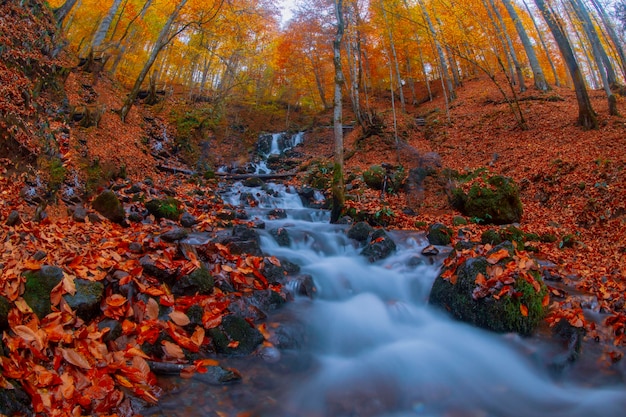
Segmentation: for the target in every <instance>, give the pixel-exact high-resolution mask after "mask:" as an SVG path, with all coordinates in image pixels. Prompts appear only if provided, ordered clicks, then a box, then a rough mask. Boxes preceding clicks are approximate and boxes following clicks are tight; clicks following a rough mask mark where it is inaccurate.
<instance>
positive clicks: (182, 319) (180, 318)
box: [169, 310, 191, 326]
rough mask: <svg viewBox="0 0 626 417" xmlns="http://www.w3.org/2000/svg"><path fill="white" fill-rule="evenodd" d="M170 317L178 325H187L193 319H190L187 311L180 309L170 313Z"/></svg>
mask: <svg viewBox="0 0 626 417" xmlns="http://www.w3.org/2000/svg"><path fill="white" fill-rule="evenodd" d="M169 317H170V319H171V320H172V321H173V322H174V323H176V324H177V325H178V326H186V325H188V324H189V323H190V322H191V320H189V317H188V316H187V315H186V314H185V313H183V312H182V311H178V310H174V311H172V312H171V313H170V314H169Z"/></svg>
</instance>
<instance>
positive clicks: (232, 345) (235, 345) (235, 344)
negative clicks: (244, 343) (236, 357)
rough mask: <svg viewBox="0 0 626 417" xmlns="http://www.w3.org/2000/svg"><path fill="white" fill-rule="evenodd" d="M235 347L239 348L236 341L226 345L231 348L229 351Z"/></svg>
mask: <svg viewBox="0 0 626 417" xmlns="http://www.w3.org/2000/svg"><path fill="white" fill-rule="evenodd" d="M237 346H239V341H238V340H233V341H232V342H230V343H229V344H228V347H229V348H231V349H236V348H237Z"/></svg>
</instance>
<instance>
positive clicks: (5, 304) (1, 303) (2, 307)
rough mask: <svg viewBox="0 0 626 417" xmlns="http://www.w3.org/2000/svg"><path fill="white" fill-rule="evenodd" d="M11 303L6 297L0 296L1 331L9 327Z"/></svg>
mask: <svg viewBox="0 0 626 417" xmlns="http://www.w3.org/2000/svg"><path fill="white" fill-rule="evenodd" d="M10 309H11V303H10V302H9V300H8V299H7V298H6V297H3V296H2V295H0V331H1V330H4V329H6V328H7V327H9V310H10Z"/></svg>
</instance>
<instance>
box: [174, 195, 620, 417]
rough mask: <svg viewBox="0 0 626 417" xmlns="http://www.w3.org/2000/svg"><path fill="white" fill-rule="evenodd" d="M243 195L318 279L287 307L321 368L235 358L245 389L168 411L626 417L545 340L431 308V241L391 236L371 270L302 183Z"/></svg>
mask: <svg viewBox="0 0 626 417" xmlns="http://www.w3.org/2000/svg"><path fill="white" fill-rule="evenodd" d="M267 190H269V191H270V194H269V195H268V194H267V193H266V191H267ZM242 193H250V194H252V195H254V196H255V198H256V199H257V201H258V203H257V204H256V205H255V206H254V207H247V209H248V211H249V212H250V213H251V215H252V216H253V217H256V218H258V219H262V220H263V221H264V222H265V223H266V230H265V231H263V230H262V231H260V232H261V244H262V248H263V250H264V252H265V253H267V254H269V255H274V256H276V257H278V258H279V259H283V260H285V259H288V260H290V261H291V262H294V263H297V264H298V265H299V266H300V267H301V273H302V274H310V275H311V276H312V277H313V279H314V281H315V283H316V286H317V290H318V291H317V298H315V299H314V300H313V301H311V300H309V299H306V298H296V300H295V301H293V302H291V303H290V304H289V306H288V307H285V310H286V311H288V312H290V314H293V315H295V316H296V317H298V318H299V319H300V320H301V321H302V322H304V323H305V324H306V326H307V334H308V340H309V343H308V345H307V347H305V348H304V349H303V350H302V351H300V352H299V353H298V355H300V356H301V357H302V358H306V357H312V359H313V360H312V364H311V365H309V366H306V367H305V370H304V371H302V370H300V371H298V370H292V371H290V370H289V367H288V366H285V367H280V366H279V365H280V364H281V361H283V360H284V358H285V357H286V354H287V352H282V353H281V352H276V351H275V350H272V351H271V353H272V355H271V360H268V361H267V363H266V362H264V360H263V359H262V358H263V357H267V356H264V355H262V354H260V355H259V356H258V357H256V358H252V359H251V360H250V361H251V362H253V363H251V364H249V365H246V364H245V363H246V362H238V364H237V366H238V367H239V369H240V371H241V372H242V373H243V374H244V382H243V384H241V385H236V386H231V387H217V388H215V387H207V386H201V387H197V386H196V387H195V388H194V387H193V386H191V387H186V388H184V390H186V392H187V393H188V395H191V396H192V397H193V401H191V407H187V408H184V409H183V406H182V405H180V404H179V403H177V400H176V398H175V397H174V399H169V400H168V399H164V404H167V403H168V401H170V403H169V404H170V405H169V407H168V409H170V408H175V409H179V410H181V412H180V413H179V414H176V413H172V412H168V413H167V415H174V414H176V415H187V416H194V415H195V416H213V415H215V414H214V413H213V412H214V411H220V412H222V413H223V414H220V415H228V416H235V415H237V413H239V412H244V411H249V410H253V413H252V415H253V416H262V417H348V416H351V417H418V416H420V417H422V416H424V417H425V416H428V417H453V416H459V417H460V416H463V417H592V416H598V417H618V416H624V415H626V390H625V389H624V386H623V385H622V384H620V385H617V386H606V385H605V386H591V385H590V384H589V385H586V384H585V383H584V382H580V381H578V382H570V383H568V382H566V381H567V376H565V377H564V378H561V380H558V379H555V378H554V377H552V376H550V375H549V373H548V372H547V371H546V369H545V368H546V367H545V361H543V360H542V356H541V352H540V350H539V349H538V348H537V340H533V339H531V340H523V339H521V338H519V337H517V336H515V335H497V334H493V333H490V332H487V331H483V330H480V329H476V328H473V327H471V326H468V325H466V324H463V323H460V322H457V321H454V320H451V319H450V318H449V317H448V316H446V315H445V314H443V313H442V312H439V311H435V310H433V309H431V308H430V307H429V306H428V305H427V299H428V294H429V291H430V287H431V285H432V282H433V280H434V279H435V277H436V274H437V272H438V267H437V266H429V265H428V262H427V261H425V262H422V264H420V262H414V261H415V260H416V259H418V260H419V259H421V260H422V261H424V260H425V258H423V257H421V255H420V252H421V249H422V248H424V247H425V246H426V245H427V242H426V240H425V239H424V237H423V236H422V235H420V234H418V233H414V232H390V235H391V236H392V238H393V239H394V241H395V242H396V244H397V245H398V250H397V252H396V253H395V254H394V255H393V256H391V257H389V258H387V259H385V260H383V261H379V262H378V263H375V264H370V263H369V262H368V261H367V260H366V259H365V258H364V257H362V256H360V255H359V252H360V250H361V248H360V247H359V246H358V245H357V244H356V243H355V242H353V241H351V240H350V239H348V238H347V237H346V234H345V230H346V228H345V226H337V225H330V224H328V213H325V212H320V211H315V210H309V209H305V208H304V207H303V206H302V204H301V202H300V199H299V197H298V194H297V193H296V192H295V190H294V189H293V188H289V187H285V186H282V185H268V186H266V187H265V191H264V190H263V189H262V188H252V189H250V188H248V187H244V186H243V185H242V184H241V183H236V184H234V185H233V186H232V188H231V190H230V191H229V192H228V193H226V194H225V195H224V199H225V201H227V202H229V203H230V204H233V205H235V206H240V205H241V204H242V201H241V199H240V196H241V194H242ZM276 207H281V208H285V209H287V213H288V217H287V218H286V219H281V220H275V219H273V218H270V217H269V216H267V213H268V211H269V210H270V209H273V208H276ZM278 227H282V228H284V229H286V230H287V231H288V233H289V236H290V238H291V241H292V245H291V246H290V247H281V246H279V245H278V244H277V243H276V242H275V241H274V239H273V238H272V236H271V235H270V234H269V232H268V231H269V230H271V229H274V228H278ZM441 249H442V250H445V248H441ZM416 264H417V265H418V266H415V265H416ZM270 320H271V318H270ZM583 354H584V353H583ZM276 361H278V364H276V363H275V362H276ZM305 362H306V361H305ZM242 363H243V364H242ZM246 366H249V368H246ZM277 369H278V370H277ZM246 374H248V375H256V376H255V377H254V378H253V377H250V376H248V377H246ZM590 380H591V378H590ZM259 381H262V382H259ZM268 381H273V382H271V383H269V382H268ZM277 381H278V382H277ZM267 385H269V388H268V387H267ZM178 401H181V400H178ZM177 404H178V405H177ZM208 409H209V410H212V411H211V412H207V411H206V410H208Z"/></svg>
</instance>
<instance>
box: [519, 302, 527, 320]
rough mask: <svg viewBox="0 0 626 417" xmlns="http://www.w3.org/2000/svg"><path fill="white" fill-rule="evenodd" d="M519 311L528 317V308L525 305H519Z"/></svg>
mask: <svg viewBox="0 0 626 417" xmlns="http://www.w3.org/2000/svg"><path fill="white" fill-rule="evenodd" d="M519 311H520V312H521V313H522V316H524V317H528V307H526V306H525V305H524V304H520V305H519Z"/></svg>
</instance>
